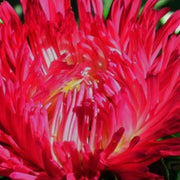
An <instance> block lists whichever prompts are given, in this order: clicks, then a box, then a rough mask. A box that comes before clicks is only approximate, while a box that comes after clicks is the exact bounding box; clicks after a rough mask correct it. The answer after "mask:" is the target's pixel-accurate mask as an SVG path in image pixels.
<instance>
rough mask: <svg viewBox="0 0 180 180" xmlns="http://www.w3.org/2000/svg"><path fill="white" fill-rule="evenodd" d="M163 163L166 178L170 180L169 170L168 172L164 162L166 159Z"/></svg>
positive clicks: (162, 160)
mask: <svg viewBox="0 0 180 180" xmlns="http://www.w3.org/2000/svg"><path fill="white" fill-rule="evenodd" d="M161 162H162V164H163V166H164V169H165V172H166V178H167V180H170V176H169V170H168V167H167V165H166V163H165V162H164V159H161Z"/></svg>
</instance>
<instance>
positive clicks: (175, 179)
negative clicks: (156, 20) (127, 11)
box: [0, 0, 180, 180]
mask: <svg viewBox="0 0 180 180" xmlns="http://www.w3.org/2000/svg"><path fill="white" fill-rule="evenodd" d="M7 1H8V2H9V3H10V4H11V5H12V6H13V7H14V9H15V11H16V12H17V14H18V15H19V16H20V18H21V20H22V21H23V14H22V8H21V5H20V3H19V1H18V0H7ZM112 1H113V0H103V3H104V7H105V10H104V17H105V18H106V17H107V14H108V12H109V9H110V5H111V3H112ZM146 1H147V0H142V7H141V9H143V6H144V4H145V3H146ZM71 2H72V7H73V10H74V12H75V17H76V18H77V19H78V12H77V6H76V0H71ZM162 7H170V8H171V11H170V13H168V14H167V15H166V16H164V17H163V18H162V19H161V20H160V24H161V25H162V24H164V23H165V22H166V20H167V19H168V17H169V16H170V15H171V14H172V13H173V12H174V11H177V10H178V9H180V0H160V1H159V2H158V4H157V5H156V8H157V9H160V8H162ZM179 29H180V28H179ZM179 32H180V30H178V33H179ZM173 136H178V137H180V133H179V134H176V135H173ZM149 168H150V170H151V172H154V173H157V174H159V175H163V176H165V177H166V179H165V180H180V157H169V158H165V159H161V160H159V161H158V162H156V163H154V164H152V165H151V166H149ZM0 179H1V180H2V179H7V178H4V177H0ZM113 179H114V180H117V178H116V177H114V175H113V174H112V173H110V172H106V173H104V174H102V175H101V178H100V180H113Z"/></svg>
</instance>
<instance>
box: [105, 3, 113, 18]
mask: <svg viewBox="0 0 180 180" xmlns="http://www.w3.org/2000/svg"><path fill="white" fill-rule="evenodd" d="M112 2H113V0H103V5H104V12H103V16H104V19H106V18H107V16H108V14H109V11H110V9H111V5H112Z"/></svg>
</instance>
